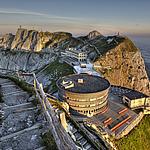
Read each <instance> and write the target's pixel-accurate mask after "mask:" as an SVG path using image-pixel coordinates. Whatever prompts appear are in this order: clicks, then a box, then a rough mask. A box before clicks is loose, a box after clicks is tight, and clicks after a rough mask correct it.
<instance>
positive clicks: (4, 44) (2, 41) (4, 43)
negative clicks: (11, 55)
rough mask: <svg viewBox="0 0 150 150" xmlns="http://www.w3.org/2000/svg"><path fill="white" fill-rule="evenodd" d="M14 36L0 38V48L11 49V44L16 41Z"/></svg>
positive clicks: (6, 35)
mask: <svg viewBox="0 0 150 150" xmlns="http://www.w3.org/2000/svg"><path fill="white" fill-rule="evenodd" d="M14 37H15V36H14V35H13V34H11V33H9V34H5V35H4V36H2V37H1V38H0V47H1V48H4V49H10V48H11V44H12V42H13V40H14Z"/></svg>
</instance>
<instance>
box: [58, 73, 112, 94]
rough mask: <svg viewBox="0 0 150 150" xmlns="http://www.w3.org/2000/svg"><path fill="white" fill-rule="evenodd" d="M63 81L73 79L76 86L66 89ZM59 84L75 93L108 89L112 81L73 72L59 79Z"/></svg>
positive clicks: (60, 86)
mask: <svg viewBox="0 0 150 150" xmlns="http://www.w3.org/2000/svg"><path fill="white" fill-rule="evenodd" d="M79 80H82V81H83V82H82V83H81V82H79ZM63 81H65V82H67V81H72V82H73V83H74V87H71V88H68V89H65V87H64V86H63V84H62V83H63ZM57 86H58V87H59V88H61V89H65V90H67V91H70V92H73V93H95V92H100V91H103V90H106V89H107V88H109V87H110V83H109V81H107V80H106V79H104V78H102V77H98V76H93V75H88V74H73V75H69V76H65V77H63V78H61V79H59V80H58V81H57Z"/></svg>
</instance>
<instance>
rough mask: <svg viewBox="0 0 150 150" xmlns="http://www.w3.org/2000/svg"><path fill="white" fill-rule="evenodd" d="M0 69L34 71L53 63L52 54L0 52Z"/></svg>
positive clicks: (55, 56)
mask: <svg viewBox="0 0 150 150" xmlns="http://www.w3.org/2000/svg"><path fill="white" fill-rule="evenodd" d="M0 58H1V59H0V68H3V69H8V70H13V71H16V70H23V71H28V72H31V71H34V70H38V69H40V68H41V67H43V66H45V65H47V64H49V63H51V62H53V61H54V60H55V59H56V58H57V55H55V54H54V53H41V52H40V53H33V52H24V51H9V52H8V51H4V50H1V51H0Z"/></svg>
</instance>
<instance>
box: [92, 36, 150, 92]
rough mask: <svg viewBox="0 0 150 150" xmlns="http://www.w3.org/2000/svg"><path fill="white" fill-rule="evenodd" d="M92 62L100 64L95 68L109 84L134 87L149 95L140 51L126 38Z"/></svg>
mask: <svg viewBox="0 0 150 150" xmlns="http://www.w3.org/2000/svg"><path fill="white" fill-rule="evenodd" d="M94 64H95V65H97V66H98V65H99V66H101V67H99V68H96V70H97V71H98V72H101V73H102V74H103V75H104V77H106V78H107V79H108V80H109V81H110V82H111V84H113V85H120V86H124V87H128V88H132V89H136V90H138V91H141V92H143V93H145V94H147V95H150V82H149V79H148V76H147V73H146V70H145V64H144V60H143V58H142V56H141V52H140V51H139V50H138V49H137V48H136V47H135V46H134V44H133V43H132V42H131V41H130V40H129V39H128V38H125V40H124V41H123V42H121V43H120V44H119V45H117V46H116V47H115V48H112V49H110V50H109V51H108V52H106V54H105V55H103V56H102V57H99V58H98V59H97V60H96V61H95V62H94Z"/></svg>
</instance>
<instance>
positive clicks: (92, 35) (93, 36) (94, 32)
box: [87, 30, 103, 40]
mask: <svg viewBox="0 0 150 150" xmlns="http://www.w3.org/2000/svg"><path fill="white" fill-rule="evenodd" d="M97 36H103V35H102V34H101V33H99V32H98V31H96V30H94V31H91V32H90V33H89V34H88V35H87V37H88V39H90V40H91V39H94V38H96V37H97Z"/></svg>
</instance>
